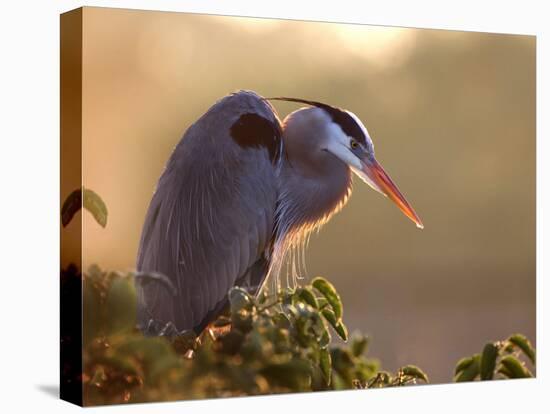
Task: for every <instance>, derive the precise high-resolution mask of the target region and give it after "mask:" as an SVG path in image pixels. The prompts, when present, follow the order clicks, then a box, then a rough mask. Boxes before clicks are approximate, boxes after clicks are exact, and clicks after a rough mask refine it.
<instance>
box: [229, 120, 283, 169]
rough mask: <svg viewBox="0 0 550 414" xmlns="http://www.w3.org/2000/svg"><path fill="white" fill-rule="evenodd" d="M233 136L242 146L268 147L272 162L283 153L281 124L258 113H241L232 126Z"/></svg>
mask: <svg viewBox="0 0 550 414" xmlns="http://www.w3.org/2000/svg"><path fill="white" fill-rule="evenodd" d="M231 137H232V138H233V140H234V141H235V142H236V143H237V144H239V145H240V146H241V147H242V148H250V147H251V148H260V147H265V148H267V150H268V152H269V158H270V160H271V162H275V161H276V160H277V159H279V156H280V155H281V154H280V152H281V150H280V149H281V127H280V125H278V123H275V122H271V121H269V120H267V119H265V118H264V117H263V116H260V115H258V114H255V113H247V114H243V115H241V116H240V117H239V119H237V121H236V122H235V123H234V124H233V125H232V126H231Z"/></svg>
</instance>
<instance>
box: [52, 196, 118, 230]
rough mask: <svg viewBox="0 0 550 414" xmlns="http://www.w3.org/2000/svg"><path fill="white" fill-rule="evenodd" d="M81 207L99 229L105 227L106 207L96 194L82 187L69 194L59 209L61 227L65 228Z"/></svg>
mask: <svg viewBox="0 0 550 414" xmlns="http://www.w3.org/2000/svg"><path fill="white" fill-rule="evenodd" d="M82 206H84V208H85V209H86V210H88V211H89V212H90V213H91V214H92V216H93V217H94V218H95V220H96V221H97V222H98V223H99V225H100V226H101V227H105V226H106V225H107V206H106V205H105V203H104V202H103V200H102V199H101V197H100V196H99V195H98V194H97V193H95V192H94V191H92V190H90V189H88V188H84V187H82V189H77V190H74V191H73V192H72V193H71V194H69V196H68V197H67V198H66V199H65V202H64V203H63V206H62V207H61V223H62V224H63V227H67V225H68V224H69V223H70V222H71V220H72V219H73V217H74V215H75V214H76V213H77V212H78V211H79V210H80V209H81V208H82Z"/></svg>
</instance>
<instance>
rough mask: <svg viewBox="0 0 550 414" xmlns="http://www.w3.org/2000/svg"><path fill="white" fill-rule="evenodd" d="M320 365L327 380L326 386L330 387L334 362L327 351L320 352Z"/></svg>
mask: <svg viewBox="0 0 550 414" xmlns="http://www.w3.org/2000/svg"><path fill="white" fill-rule="evenodd" d="M319 365H320V366H321V372H322V373H323V378H324V379H325V382H326V385H327V386H328V385H330V377H331V371H332V360H331V358H330V352H329V351H328V350H327V349H321V350H320V351H319Z"/></svg>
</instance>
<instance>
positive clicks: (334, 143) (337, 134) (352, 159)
mask: <svg viewBox="0 0 550 414" xmlns="http://www.w3.org/2000/svg"><path fill="white" fill-rule="evenodd" d="M350 142H351V138H350V137H348V136H347V135H346V134H345V133H344V131H342V128H340V126H339V125H337V124H335V123H334V122H332V120H331V121H329V122H328V124H327V143H326V149H327V151H329V152H331V153H332V154H334V155H335V156H336V157H338V158H339V159H340V160H341V161H343V162H345V163H346V164H347V165H349V166H350V167H353V168H357V169H361V160H360V159H359V158H357V156H356V155H355V154H354V153H353V152H351V150H350Z"/></svg>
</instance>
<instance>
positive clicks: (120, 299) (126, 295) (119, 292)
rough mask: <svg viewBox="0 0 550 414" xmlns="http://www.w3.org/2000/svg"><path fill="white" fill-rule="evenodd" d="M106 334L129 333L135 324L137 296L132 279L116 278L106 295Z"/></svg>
mask: <svg viewBox="0 0 550 414" xmlns="http://www.w3.org/2000/svg"><path fill="white" fill-rule="evenodd" d="M105 306H106V310H107V324H108V333H109V334H113V333H118V332H121V331H129V330H131V329H133V328H134V326H135V324H136V312H137V295H136V290H135V287H134V283H133V280H132V278H130V277H116V278H115V279H114V280H113V282H112V284H111V287H110V289H109V293H108V294H107V300H106V302H105Z"/></svg>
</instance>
